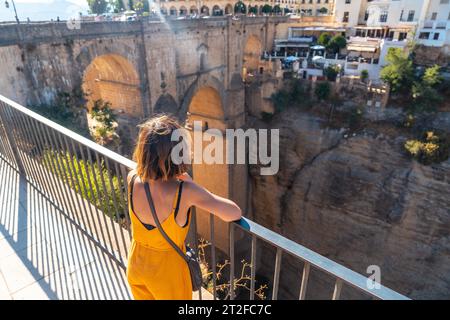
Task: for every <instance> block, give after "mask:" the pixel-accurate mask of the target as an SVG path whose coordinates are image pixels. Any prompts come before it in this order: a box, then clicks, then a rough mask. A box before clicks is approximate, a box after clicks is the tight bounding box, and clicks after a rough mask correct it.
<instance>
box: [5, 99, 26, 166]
mask: <svg viewBox="0 0 450 320" xmlns="http://www.w3.org/2000/svg"><path fill="white" fill-rule="evenodd" d="M5 110H6V108H3V107H2V108H1V110H0V115H1V114H4V113H3V111H5ZM2 118H5V117H4V116H2ZM11 121H12V119H11ZM3 124H4V126H5V129H6V130H5V133H6V136H7V137H8V140H9V145H10V146H11V151H12V153H13V156H14V160H15V162H16V164H17V168H18V169H19V172H20V173H22V174H25V168H24V167H23V163H22V159H21V158H20V155H19V150H18V148H17V146H16V144H15V142H16V141H14V140H13V139H11V138H12V137H11V135H12V132H13V130H11V128H9V125H8V121H3Z"/></svg>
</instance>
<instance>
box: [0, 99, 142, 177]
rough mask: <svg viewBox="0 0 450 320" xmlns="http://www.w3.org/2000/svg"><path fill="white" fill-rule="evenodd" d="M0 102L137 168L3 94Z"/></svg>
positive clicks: (103, 153) (134, 163)
mask: <svg viewBox="0 0 450 320" xmlns="http://www.w3.org/2000/svg"><path fill="white" fill-rule="evenodd" d="M0 101H3V102H5V103H7V104H8V105H9V106H11V107H12V108H14V109H16V110H18V111H20V112H22V113H24V114H26V115H28V116H30V117H31V118H33V119H35V120H36V121H39V122H41V123H43V124H45V125H47V126H49V127H50V128H52V129H55V130H56V131H59V132H60V133H62V134H64V135H66V136H68V137H70V138H72V139H74V140H75V141H77V142H79V143H81V144H82V145H84V146H86V147H89V148H91V149H93V150H94V151H96V152H98V153H100V154H102V155H104V156H105V157H108V158H109V159H111V160H114V161H117V162H118V163H120V164H122V165H124V166H127V167H128V168H130V169H134V168H135V167H136V162H134V161H132V160H130V159H128V158H125V157H124V156H121V155H120V154H118V153H116V152H114V151H111V150H109V149H108V148H105V147H103V146H101V145H99V144H97V143H95V142H94V141H92V140H89V139H87V138H85V137H83V136H82V135H80V134H78V133H76V132H74V131H72V130H69V129H67V128H64V127H63V126H61V125H59V124H58V123H56V122H54V121H51V120H49V119H47V118H45V117H43V116H41V115H40V114H38V113H36V112H34V111H31V110H30V109H28V108H25V107H24V106H22V105H20V104H18V103H17V102H14V101H12V100H11V99H8V98H6V97H5V96H3V95H1V94H0Z"/></svg>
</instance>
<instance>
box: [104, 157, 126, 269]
mask: <svg viewBox="0 0 450 320" xmlns="http://www.w3.org/2000/svg"><path fill="white" fill-rule="evenodd" d="M104 161H105V163H106V171H107V173H108V180H109V187H110V188H111V193H112V194H113V197H112V198H113V203H114V206H115V208H116V219H117V226H118V227H119V228H120V229H119V230H120V231H121V232H120V234H121V238H122V244H123V250H124V251H125V252H124V256H126V255H127V253H128V252H127V249H126V248H127V244H126V242H125V237H124V236H123V231H122V227H121V226H120V214H121V210H119V206H118V203H119V202H118V198H117V194H116V190H115V189H114V183H113V181H112V178H111V169H110V166H109V159H108V158H104ZM102 177H103V175H102ZM116 179H117V181H119V177H116ZM118 188H119V189H120V188H121V186H120V183H119V182H118ZM122 213H123V212H122ZM111 223H112V224H113V230H114V234H115V230H116V228H115V226H114V224H115V221H114V219H113V218H112V217H111ZM116 241H117V248H118V250H119V254H121V250H120V245H119V239H117V240H116ZM124 256H122V255H121V257H120V258H121V260H122V261H123V259H122V257H124Z"/></svg>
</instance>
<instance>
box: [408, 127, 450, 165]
mask: <svg viewBox="0 0 450 320" xmlns="http://www.w3.org/2000/svg"><path fill="white" fill-rule="evenodd" d="M404 147H405V150H406V151H407V152H408V154H409V155H410V156H411V157H412V158H414V159H416V160H417V161H418V162H420V163H422V164H424V165H429V164H433V163H440V162H442V161H445V160H447V159H448V157H449V142H448V139H447V138H446V137H445V136H444V135H438V134H436V133H435V132H433V131H427V132H425V133H424V134H423V136H422V137H421V139H417V140H416V139H413V140H408V141H406V143H405V145H404Z"/></svg>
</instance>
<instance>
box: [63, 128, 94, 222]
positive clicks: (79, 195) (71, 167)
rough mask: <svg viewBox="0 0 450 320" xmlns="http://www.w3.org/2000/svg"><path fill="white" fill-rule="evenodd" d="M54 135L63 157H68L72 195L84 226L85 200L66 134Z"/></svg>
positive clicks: (85, 214)
mask: <svg viewBox="0 0 450 320" xmlns="http://www.w3.org/2000/svg"><path fill="white" fill-rule="evenodd" d="M56 135H57V137H58V140H59V143H60V145H61V147H62V148H63V149H64V151H65V155H66V156H65V158H66V159H67V157H68V158H69V159H67V160H66V161H67V163H68V171H69V176H70V181H71V182H72V185H73V188H72V190H73V195H74V197H76V198H77V203H78V208H80V211H81V212H80V214H79V215H78V216H81V221H82V223H83V226H84V227H85V228H86V227H87V226H88V224H87V223H86V221H85V219H84V218H85V216H87V209H86V203H85V200H84V197H83V191H82V190H81V186H80V183H79V180H78V178H79V177H78V176H77V174H76V171H75V166H74V163H73V155H72V153H71V152H70V150H69V146H68V144H67V139H66V136H63V138H61V136H62V134H61V133H59V132H57V133H56ZM63 140H64V143H63ZM77 190H78V191H77ZM77 212H78V211H77Z"/></svg>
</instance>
